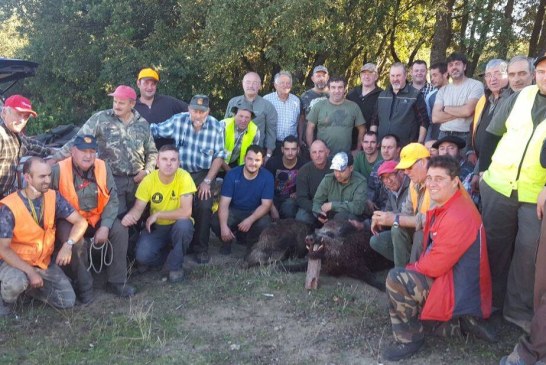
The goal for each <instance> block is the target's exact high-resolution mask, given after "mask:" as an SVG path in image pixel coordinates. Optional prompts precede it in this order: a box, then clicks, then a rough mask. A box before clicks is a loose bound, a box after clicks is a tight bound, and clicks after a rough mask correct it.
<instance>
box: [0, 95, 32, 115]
mask: <svg viewBox="0 0 546 365" xmlns="http://www.w3.org/2000/svg"><path fill="white" fill-rule="evenodd" d="M4 106H5V107H6V106H7V107H10V108H13V109H15V110H17V111H18V112H21V113H30V114H31V115H32V116H33V117H36V116H37V115H38V113H36V112H35V111H34V110H32V103H31V102H30V100H28V99H27V98H25V97H24V96H21V95H12V96H10V97H9V98H7V99H6V101H5V102H4Z"/></svg>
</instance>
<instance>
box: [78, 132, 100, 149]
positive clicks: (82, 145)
mask: <svg viewBox="0 0 546 365" xmlns="http://www.w3.org/2000/svg"><path fill="white" fill-rule="evenodd" d="M74 147H76V148H77V149H79V150H82V151H83V150H95V151H96V150H97V139H96V138H95V136H93V135H91V134H86V135H84V136H77V137H76V139H74Z"/></svg>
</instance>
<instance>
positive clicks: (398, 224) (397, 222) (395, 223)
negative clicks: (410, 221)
mask: <svg viewBox="0 0 546 365" xmlns="http://www.w3.org/2000/svg"><path fill="white" fill-rule="evenodd" d="M392 226H393V227H396V228H398V227H400V216H399V215H398V214H397V215H395V216H394V222H393V223H392Z"/></svg>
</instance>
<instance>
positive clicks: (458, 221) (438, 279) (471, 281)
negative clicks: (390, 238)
mask: <svg viewBox="0 0 546 365" xmlns="http://www.w3.org/2000/svg"><path fill="white" fill-rule="evenodd" d="M408 269H411V270H415V271H417V272H420V273H421V274H423V275H426V276H428V277H431V278H433V279H434V282H433V283H432V287H431V289H430V293H429V295H428V298H427V300H426V302H425V305H424V307H423V310H422V312H421V317H420V318H421V319H423V320H436V321H448V320H450V319H451V318H452V317H458V316H462V315H473V316H477V317H480V318H488V317H489V316H490V314H491V296H492V294H491V272H490V270H489V260H488V258H487V245H486V240H485V230H484V228H483V223H482V219H481V216H480V213H479V212H478V210H477V209H476V207H475V206H474V203H473V202H472V200H471V199H470V198H469V197H468V195H466V194H462V193H461V191H460V190H459V191H457V192H456V193H455V195H453V196H452V197H451V199H449V200H448V201H447V202H446V203H445V204H444V205H442V206H439V207H435V208H434V209H431V210H429V211H428V212H427V219H426V223H425V229H424V240H423V254H422V255H421V257H420V258H419V260H418V261H417V262H416V263H415V264H412V265H409V266H408Z"/></svg>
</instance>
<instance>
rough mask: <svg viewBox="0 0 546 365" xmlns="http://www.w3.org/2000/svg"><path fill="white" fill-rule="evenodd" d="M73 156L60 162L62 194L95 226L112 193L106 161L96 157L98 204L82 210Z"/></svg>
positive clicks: (95, 170)
mask: <svg viewBox="0 0 546 365" xmlns="http://www.w3.org/2000/svg"><path fill="white" fill-rule="evenodd" d="M72 168H73V167H72V157H69V158H67V159H64V160H62V161H60V162H59V192H60V193H61V195H62V196H63V197H64V198H65V199H66V200H67V201H68V202H69V203H70V204H71V205H72V206H73V207H74V209H76V210H77V211H78V213H80V215H81V216H82V217H84V218H85V219H86V220H87V223H89V224H90V225H91V226H93V227H95V225H96V224H97V222H98V221H99V220H100V215H101V214H102V212H103V210H104V207H105V206H106V204H108V200H109V199H110V193H109V191H108V186H107V184H106V182H107V179H106V175H107V170H106V163H105V162H104V161H103V160H100V159H98V158H97V159H95V169H94V173H95V180H96V184H97V190H98V194H97V206H96V207H95V208H94V209H92V210H89V211H86V210H81V209H80V203H79V200H78V194H77V193H76V188H75V187H74V172H73V170H72Z"/></svg>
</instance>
